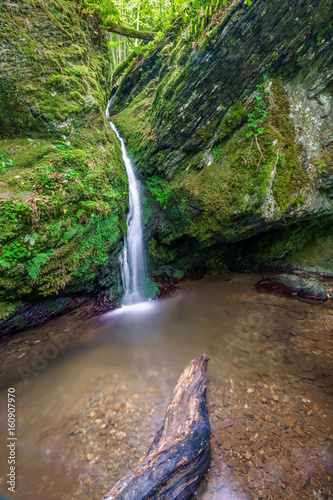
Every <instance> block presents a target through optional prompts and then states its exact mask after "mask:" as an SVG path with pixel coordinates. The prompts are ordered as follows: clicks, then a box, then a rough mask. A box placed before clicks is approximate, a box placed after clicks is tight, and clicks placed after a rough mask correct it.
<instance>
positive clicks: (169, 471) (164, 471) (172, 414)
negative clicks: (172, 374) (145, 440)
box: [103, 354, 210, 500]
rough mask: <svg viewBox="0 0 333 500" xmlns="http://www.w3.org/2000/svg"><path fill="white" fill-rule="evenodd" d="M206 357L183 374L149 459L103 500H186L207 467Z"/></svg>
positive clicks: (192, 364) (149, 451) (208, 426)
mask: <svg viewBox="0 0 333 500" xmlns="http://www.w3.org/2000/svg"><path fill="white" fill-rule="evenodd" d="M207 363H208V358H207V356H206V355H205V354H203V355H202V356H201V358H198V359H194V360H193V361H191V363H190V364H189V365H188V366H187V367H186V368H185V370H184V371H183V373H182V374H181V376H180V378H179V380H178V382H177V385H176V388H175V390H174V391H173V395H172V398H171V401H170V404H169V406H168V408H167V412H166V415H165V418H164V422H163V425H162V428H161V429H160V431H159V432H158V433H157V434H156V436H155V439H154V441H153V443H152V444H151V446H150V448H149V450H148V453H147V455H146V457H144V458H142V459H141V460H140V462H139V463H138V464H137V466H136V467H135V469H134V470H133V471H132V472H130V473H129V474H128V475H127V476H126V477H125V478H124V479H122V480H121V481H118V483H116V484H115V486H114V487H113V488H112V489H111V490H110V491H109V492H108V493H106V495H104V497H103V500H162V499H163V500H176V499H177V500H187V499H188V498H189V497H190V496H191V495H192V494H193V493H194V492H195V491H196V489H197V487H198V484H199V482H200V481H201V479H202V478H203V477H204V476H205V474H206V472H207V470H208V467H209V460H210V455H209V438H210V425H209V420H208V413H207V406H206V369H207Z"/></svg>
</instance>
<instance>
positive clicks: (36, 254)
mask: <svg viewBox="0 0 333 500" xmlns="http://www.w3.org/2000/svg"><path fill="white" fill-rule="evenodd" d="M0 27H1V30H0V166H1V168H0V227H1V231H0V245H1V252H0V320H1V318H2V319H5V318H7V317H8V315H9V316H10V317H11V323H10V325H11V326H13V327H14V326H15V325H17V326H20V325H21V327H22V325H23V327H24V324H25V323H24V318H23V316H22V315H20V314H19V315H16V316H13V313H14V312H15V311H17V310H22V306H25V304H26V303H27V301H28V302H29V304H30V301H31V300H32V301H34V300H35V301H37V303H38V307H36V308H35V309H34V310H33V312H32V314H29V316H30V320H29V321H28V323H27V324H26V326H28V325H30V324H31V321H32V320H33V317H34V316H35V317H36V318H35V319H36V322H37V324H38V315H39V314H42V316H43V317H50V316H52V314H54V313H60V312H64V311H66V310H69V309H71V308H73V307H75V306H77V305H79V304H80V303H82V300H83V298H84V297H85V296H87V295H91V294H94V293H97V292H98V291H99V290H107V291H108V293H109V296H110V299H111V300H112V298H115V297H116V295H117V294H116V289H117V288H118V282H119V262H118V254H119V252H120V249H121V247H122V238H123V234H124V231H125V230H126V208H127V203H128V201H127V200H128V186H127V176H126V171H125V166H124V165H123V161H122V157H121V150H120V146H119V143H118V140H117V139H116V137H115V134H114V133H113V131H112V130H111V128H110V126H109V123H108V122H107V120H106V118H105V107H106V103H107V99H108V95H109V94H108V93H109V88H108V87H109V84H108V82H109V78H108V77H109V75H108V73H109V64H108V50H107V45H106V38H105V34H104V32H103V30H102V29H101V27H100V25H99V23H98V19H97V18H95V17H94V16H91V15H86V14H83V13H82V6H81V2H79V1H77V2H76V1H64V0H52V1H51V0H48V1H39V0H25V1H20V0H14V1H11V2H2V3H1V6H0ZM45 297H46V298H47V297H49V298H50V299H47V300H46V299H44V298H45ZM24 312H25V315H26V314H27V310H26V309H24ZM22 322H23V323H22ZM11 326H10V328H11ZM1 329H2V332H4V331H5V330H6V329H9V326H8V328H7V327H6V326H5V325H2V327H1Z"/></svg>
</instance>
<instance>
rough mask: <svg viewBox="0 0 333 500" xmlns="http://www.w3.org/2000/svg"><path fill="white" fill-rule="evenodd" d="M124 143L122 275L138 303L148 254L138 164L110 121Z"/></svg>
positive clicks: (127, 298)
mask: <svg viewBox="0 0 333 500" xmlns="http://www.w3.org/2000/svg"><path fill="white" fill-rule="evenodd" d="M112 101H113V97H112V98H111V99H110V100H109V101H108V105H107V108H106V113H105V114H106V118H107V119H108V120H109V118H110V114H109V108H110V106H111V104H112ZM110 125H111V128H112V130H114V131H115V133H116V135H117V137H118V139H119V141H120V144H121V152H122V156H123V160H124V163H125V166H126V172H127V177H128V184H129V211H128V215H127V236H125V240H124V248H123V251H122V253H121V255H120V263H121V278H122V282H123V286H124V297H123V300H122V303H123V304H126V305H129V304H135V303H137V302H141V301H142V300H143V294H142V287H143V285H144V282H145V274H146V273H145V269H146V266H145V256H144V245H143V231H142V222H141V218H142V217H141V201H140V183H139V181H138V179H137V178H136V175H135V172H134V168H133V165H132V162H131V160H130V159H129V157H128V155H127V152H126V147H125V143H124V140H123V139H122V138H121V137H120V135H119V132H118V130H117V128H116V126H115V125H114V124H113V123H112V122H110Z"/></svg>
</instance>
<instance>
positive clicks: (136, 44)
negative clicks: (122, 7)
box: [135, 4, 140, 47]
mask: <svg viewBox="0 0 333 500" xmlns="http://www.w3.org/2000/svg"><path fill="white" fill-rule="evenodd" d="M139 27H140V5H139V4H138V13H137V16H136V31H139ZM135 46H136V47H137V46H138V39H137V38H136V39H135Z"/></svg>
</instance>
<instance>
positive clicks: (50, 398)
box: [0, 274, 315, 500]
mask: <svg viewBox="0 0 333 500" xmlns="http://www.w3.org/2000/svg"><path fill="white" fill-rule="evenodd" d="M259 278H260V277H259V276H258V275H237V274H234V275H232V276H231V280H230V278H228V281H226V280H225V278H223V277H222V278H219V279H215V278H213V277H210V278H206V279H204V280H202V281H199V282H187V283H184V284H183V285H182V287H181V289H180V291H178V292H177V293H176V294H174V295H173V296H171V297H170V298H167V299H165V300H163V301H159V302H155V301H150V302H144V303H139V304H135V305H132V306H123V307H122V308H120V309H118V310H116V311H113V312H111V313H108V314H105V315H103V316H102V317H101V318H99V319H97V320H95V321H94V322H93V324H92V325H91V323H90V324H89V325H90V326H89V328H88V329H87V330H86V331H84V329H82V332H81V334H80V335H79V336H77V337H76V338H75V339H74V340H73V341H72V342H71V343H70V344H69V346H68V348H67V351H66V353H65V354H64V355H62V356H59V357H58V358H57V359H55V360H54V361H52V362H50V363H49V364H48V367H47V369H45V370H44V371H42V372H41V373H39V374H38V375H37V376H35V377H32V378H31V379H29V384H28V385H25V384H24V383H23V382H19V383H17V382H15V388H16V393H17V398H18V411H17V418H18V433H19V446H18V464H19V466H18V482H17V485H18V489H17V492H16V494H15V495H14V496H12V497H10V498H16V499H22V500H23V499H24V500H29V499H35V500H38V499H42V498H45V497H47V498H50V499H52V498H54V499H72V498H76V497H77V498H80V499H81V500H85V499H86V500H88V499H89V500H92V499H95V498H96V499H100V498H101V496H102V494H103V493H104V492H105V491H106V490H107V489H109V488H110V487H111V486H112V484H113V483H114V482H115V481H116V480H117V479H119V478H120V477H122V476H123V475H124V474H125V473H126V471H127V470H129V469H130V468H131V467H132V466H133V464H134V463H135V462H136V461H137V460H138V458H139V457H140V456H141V455H142V454H143V453H144V452H145V451H146V450H147V448H148V446H149V444H150V442H151V440H152V438H153V436H154V434H155V432H156V431H157V430H158V428H159V426H160V424H161V422H162V420H163V415H164V412H165V408H166V406H167V404H168V402H169V399H170V396H171V394H172V391H173V388H174V386H175V383H176V381H177V379H178V376H179V374H180V373H181V371H182V370H183V369H184V367H185V366H186V365H187V364H188V363H189V361H190V360H191V359H193V358H194V357H198V356H200V355H201V354H202V353H206V354H207V355H208V357H209V358H210V362H209V368H208V382H209V383H208V403H209V408H210V412H211V415H212V425H213V432H214V433H216V432H218V431H217V429H218V427H214V426H218V425H220V424H221V423H223V421H224V419H225V418H229V419H232V420H235V417H234V416H233V414H232V413H230V412H232V408H241V415H242V418H244V413H243V411H245V412H246V411H248V410H247V406H248V398H252V399H253V398H254V396H255V394H256V393H255V392H253V393H252V392H250V393H248V392H246V390H245V391H243V392H242V390H243V389H242V390H241V389H240V388H241V387H243V385H244V386H245V387H246V386H247V385H248V384H251V383H252V381H253V380H255V379H257V378H258V377H259V378H260V377H261V376H262V374H265V377H266V379H265V381H266V382H268V383H270V384H273V382H274V384H276V386H278V385H279V384H280V385H281V387H282V381H283V384H284V383H285V382H284V380H285V373H284V372H283V371H281V370H282V368H281V359H282V357H283V356H284V355H285V353H288V352H291V350H292V348H293V343H294V341H293V338H294V337H293V335H291V332H292V331H293V329H294V327H295V325H296V324H297V322H298V321H299V320H300V319H303V318H307V317H308V316H309V315H311V314H314V311H315V306H313V305H311V304H306V303H302V302H300V301H292V300H287V299H284V298H279V297H272V296H263V295H259V294H258V293H257V291H256V288H255V283H256V281H257V280H258V279H259ZM57 321H58V322H59V321H61V325H63V324H64V320H63V318H62V319H61V320H57ZM57 321H54V322H52V323H50V328H52V329H55V327H56V325H57V324H58V323H57ZM68 321H72V322H73V318H71V317H68ZM87 325H88V323H87ZM37 335H38V334H37V333H36V338H38V336H37ZM258 374H259V375H258ZM280 385H279V386H280ZM250 390H251V391H252V390H253V391H254V389H252V388H251V389H250ZM5 399H6V392H4V393H2V395H1V405H2V407H3V408H4V407H5V406H4V405H5ZM286 404H287V403H286ZM237 405H238V406H237ZM229 408H230V409H229ZM244 408H245V410H244ZM237 411H238V410H237ZM228 412H229V413H228ZM229 414H230V415H229ZM5 417H6V415H5V413H4V412H2V414H1V421H0V426H1V427H0V430H1V433H2V436H3V439H6V432H7V428H6V418H5ZM214 419H216V423H215V420H214ZM223 432H225V431H223ZM223 439H224V438H223ZM244 446H245V445H244ZM228 453H229V451H228ZM0 459H1V463H2V464H5V466H4V467H2V468H1V472H2V474H4V472H5V471H6V468H7V465H6V454H5V453H4V451H3V449H2V451H1V455H0ZM224 460H225V458H224ZM216 464H217V465H216ZM216 464H215V465H214V467H215V468H216V467H218V461H216ZM215 470H216V469H215ZM217 470H220V472H219V473H218V474H217V476H216V477H215V476H214V474H215V473H214V474H213V475H212V476H211V479H210V480H209V481H208V485H206V487H205V489H204V491H202V492H201V493H200V495H199V496H198V498H202V499H203V500H206V499H212V500H213V499H215V498H216V499H219V498H221V499H222V498H223V499H224V500H226V499H229V498H230V499H231V498H233V499H234V498H237V499H238V498H247V495H246V493H245V492H243V493H238V490H237V491H236V492H235V491H229V492H228V491H226V490H223V494H222V493H221V495H220V496H219V494H218V493H217V491H219V488H220V487H221V485H219V484H218V480H219V479H218V478H220V477H222V475H223V474H224V476H223V477H224V481H225V484H227V483H226V481H227V478H226V475H225V472H223V471H224V469H223V471H222V469H218V468H217ZM213 471H214V468H213ZM222 472H223V474H222ZM214 477H215V479H214ZM4 479H5V478H4V475H3V476H2V482H1V483H0V489H1V491H2V492H3V493H5V492H6V488H5V481H4ZM214 481H215V482H217V486H216V487H215V485H214V484H215V483H214ZM210 488H213V489H212V490H210ZM221 491H222V490H221ZM228 495H229V496H228ZM237 495H238V496H237ZM8 496H9V495H8Z"/></svg>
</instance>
